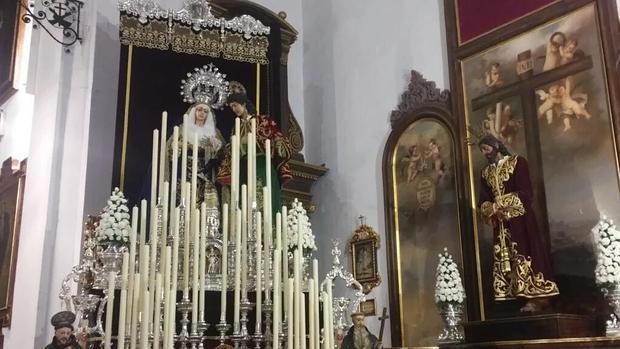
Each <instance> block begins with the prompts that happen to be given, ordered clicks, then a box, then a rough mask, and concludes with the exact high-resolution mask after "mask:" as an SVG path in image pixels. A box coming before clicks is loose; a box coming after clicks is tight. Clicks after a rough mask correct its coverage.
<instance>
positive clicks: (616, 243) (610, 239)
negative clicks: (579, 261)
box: [591, 216, 620, 287]
mask: <svg viewBox="0 0 620 349" xmlns="http://www.w3.org/2000/svg"><path fill="white" fill-rule="evenodd" d="M591 232H592V235H593V239H592V240H593V241H594V243H595V247H596V254H597V258H596V268H595V270H594V276H595V279H596V283H597V284H599V285H602V286H606V287H613V285H609V284H618V283H620V232H618V230H617V229H616V227H615V225H614V224H613V221H612V220H611V219H609V218H608V217H606V216H601V219H600V220H599V222H598V223H597V224H596V225H595V226H594V227H593V228H592V229H591Z"/></svg>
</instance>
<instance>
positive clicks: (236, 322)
mask: <svg viewBox="0 0 620 349" xmlns="http://www.w3.org/2000/svg"><path fill="white" fill-rule="evenodd" d="M235 218H236V222H235V247H236V251H235V293H234V298H235V304H234V313H233V315H234V322H233V325H234V332H235V333H238V332H239V303H240V298H241V251H240V246H241V212H240V210H239V209H238V208H237V209H236V214H235Z"/></svg>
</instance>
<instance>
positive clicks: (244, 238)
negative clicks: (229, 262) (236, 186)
mask: <svg viewBox="0 0 620 349" xmlns="http://www.w3.org/2000/svg"><path fill="white" fill-rule="evenodd" d="M247 195H248V189H247V186H246V185H245V184H244V185H242V186H241V248H240V250H241V292H242V293H243V296H245V295H246V292H247V277H248V275H247V271H248V268H247V267H248V248H247V243H248V199H247Z"/></svg>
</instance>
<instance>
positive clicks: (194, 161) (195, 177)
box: [190, 134, 198, 212]
mask: <svg viewBox="0 0 620 349" xmlns="http://www.w3.org/2000/svg"><path fill="white" fill-rule="evenodd" d="M192 148H193V149H192V191H191V200H192V201H191V205H190V207H191V208H192V212H194V210H195V209H197V208H198V207H197V203H198V199H197V198H196V194H197V193H196V189H197V186H198V135H197V134H194V140H193V142H192Z"/></svg>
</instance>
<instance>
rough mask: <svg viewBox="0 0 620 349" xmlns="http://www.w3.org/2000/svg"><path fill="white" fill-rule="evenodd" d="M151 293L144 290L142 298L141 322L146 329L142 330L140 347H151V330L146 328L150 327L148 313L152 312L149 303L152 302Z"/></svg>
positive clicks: (141, 326)
mask: <svg viewBox="0 0 620 349" xmlns="http://www.w3.org/2000/svg"><path fill="white" fill-rule="evenodd" d="M150 299H151V295H150V293H149V291H148V290H147V291H144V297H143V299H142V319H141V322H140V328H141V329H145V330H141V331H140V349H149V331H147V330H146V329H148V328H149V318H150V316H148V314H150V310H149V303H150Z"/></svg>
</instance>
